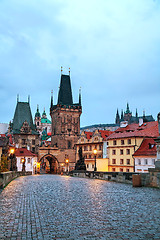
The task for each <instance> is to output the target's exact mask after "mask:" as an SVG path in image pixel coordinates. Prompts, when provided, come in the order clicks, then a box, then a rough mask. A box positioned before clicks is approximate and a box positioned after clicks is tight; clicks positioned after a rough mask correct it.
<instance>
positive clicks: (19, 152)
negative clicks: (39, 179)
mask: <svg viewBox="0 0 160 240" xmlns="http://www.w3.org/2000/svg"><path fill="white" fill-rule="evenodd" d="M15 155H16V158H17V171H22V166H23V161H25V171H26V172H28V171H31V172H32V174H34V173H35V170H36V165H37V155H36V154H34V153H32V152H30V151H29V150H27V149H26V148H17V149H16V150H15Z"/></svg>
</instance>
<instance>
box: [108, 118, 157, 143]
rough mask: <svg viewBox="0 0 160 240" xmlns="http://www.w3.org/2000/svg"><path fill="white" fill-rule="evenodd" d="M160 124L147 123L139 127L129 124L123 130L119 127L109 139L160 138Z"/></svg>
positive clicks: (155, 122)
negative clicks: (159, 129) (159, 128)
mask: <svg viewBox="0 0 160 240" xmlns="http://www.w3.org/2000/svg"><path fill="white" fill-rule="evenodd" d="M158 136H159V131H158V122H157V121H154V122H147V123H143V125H142V126H139V124H137V123H133V124H129V125H128V126H126V127H124V128H122V127H119V128H118V129H117V130H116V131H115V132H114V133H113V134H111V135H110V136H109V137H108V138H107V139H115V138H128V137H153V138H154V137H155V138H156V137H158Z"/></svg>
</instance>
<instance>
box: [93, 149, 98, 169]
mask: <svg viewBox="0 0 160 240" xmlns="http://www.w3.org/2000/svg"><path fill="white" fill-rule="evenodd" d="M93 154H94V162H95V164H94V171H95V172H96V171H97V166H96V155H97V149H94V150H93Z"/></svg>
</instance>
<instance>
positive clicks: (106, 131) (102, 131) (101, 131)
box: [99, 130, 113, 140]
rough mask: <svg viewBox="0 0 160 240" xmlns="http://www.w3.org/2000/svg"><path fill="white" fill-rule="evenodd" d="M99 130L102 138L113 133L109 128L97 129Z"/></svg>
mask: <svg viewBox="0 0 160 240" xmlns="http://www.w3.org/2000/svg"><path fill="white" fill-rule="evenodd" d="M99 132H100V133H101V137H102V138H103V139H104V140H105V139H106V138H107V137H108V136H110V135H111V134H112V133H113V131H109V130H99Z"/></svg>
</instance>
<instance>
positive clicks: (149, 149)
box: [133, 138, 157, 172]
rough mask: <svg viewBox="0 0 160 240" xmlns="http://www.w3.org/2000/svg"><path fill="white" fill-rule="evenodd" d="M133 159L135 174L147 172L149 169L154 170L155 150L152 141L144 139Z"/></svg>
mask: <svg viewBox="0 0 160 240" xmlns="http://www.w3.org/2000/svg"><path fill="white" fill-rule="evenodd" d="M133 157H134V159H135V172H148V169H149V168H155V161H156V160H157V148H156V142H155V141H154V139H152V138H145V139H144V140H143V141H142V144H141V145H140V147H139V148H138V150H137V151H136V152H135V153H134V154H133Z"/></svg>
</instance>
